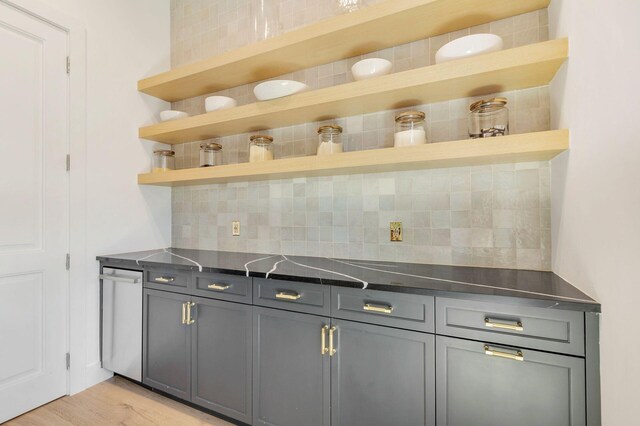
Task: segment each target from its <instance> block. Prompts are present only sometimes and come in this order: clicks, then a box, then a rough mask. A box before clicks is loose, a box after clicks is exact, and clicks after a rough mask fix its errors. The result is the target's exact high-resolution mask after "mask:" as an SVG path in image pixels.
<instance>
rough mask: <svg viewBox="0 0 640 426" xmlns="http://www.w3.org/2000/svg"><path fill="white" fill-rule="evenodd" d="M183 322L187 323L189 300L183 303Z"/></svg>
mask: <svg viewBox="0 0 640 426" xmlns="http://www.w3.org/2000/svg"><path fill="white" fill-rule="evenodd" d="M182 323H183V324H186V323H187V302H185V303H183V304H182Z"/></svg>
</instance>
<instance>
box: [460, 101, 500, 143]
mask: <svg viewBox="0 0 640 426" xmlns="http://www.w3.org/2000/svg"><path fill="white" fill-rule="evenodd" d="M506 104H507V98H491V99H482V100H479V101H477V102H474V103H472V104H471V105H470V106H469V137H470V138H472V139H477V138H491V137H494V136H504V135H508V134H509V109H508V108H507V107H506V106H505V105H506Z"/></svg>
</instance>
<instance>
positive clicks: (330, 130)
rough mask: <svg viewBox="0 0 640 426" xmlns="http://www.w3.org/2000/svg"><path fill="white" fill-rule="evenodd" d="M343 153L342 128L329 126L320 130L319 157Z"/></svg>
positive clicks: (333, 125) (335, 125) (321, 127)
mask: <svg viewBox="0 0 640 426" xmlns="http://www.w3.org/2000/svg"><path fill="white" fill-rule="evenodd" d="M342 151H343V146H342V127H340V126H338V125H337V124H329V125H326V126H320V127H319V128H318V155H327V154H337V153H340V152H342Z"/></svg>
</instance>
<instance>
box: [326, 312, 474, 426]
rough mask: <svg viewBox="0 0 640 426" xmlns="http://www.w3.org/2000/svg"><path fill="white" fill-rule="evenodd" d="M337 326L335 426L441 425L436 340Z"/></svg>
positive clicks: (333, 394) (363, 326)
mask: <svg viewBox="0 0 640 426" xmlns="http://www.w3.org/2000/svg"><path fill="white" fill-rule="evenodd" d="M332 325H333V326H335V332H334V348H335V350H336V352H335V354H334V355H333V356H332V357H331V419H332V421H331V425H332V426H360V425H362V426H365V425H366V426H377V425H379V426H388V425H394V426H403V425H405V426H415V425H430V426H431V425H434V424H435V377H434V369H435V358H434V350H435V348H434V346H435V342H434V336H433V335H431V334H426V333H419V332H415V331H406V330H398V329H395V328H391V327H381V326H376V325H369V324H362V323H357V322H352V321H343V320H333V322H332ZM470 424H472V423H468V424H467V425H470Z"/></svg>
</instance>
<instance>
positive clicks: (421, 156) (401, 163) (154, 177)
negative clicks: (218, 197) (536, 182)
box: [138, 130, 569, 186]
mask: <svg viewBox="0 0 640 426" xmlns="http://www.w3.org/2000/svg"><path fill="white" fill-rule="evenodd" d="M568 148H569V131H568V130H552V131H546V132H536V133H525V134H520V135H510V136H502V137H497V138H491V139H467V140H460V141H453V142H440V143H432V144H427V145H421V146H414V147H405V148H384V149H374V150H366V151H354V152H345V153H342V154H334V155H328V156H320V157H318V156H310V157H296V158H285V159H282V160H273V161H264V162H260V163H242V164H229V165H225V166H216V167H204V168H195V169H183V170H173V171H169V172H164V173H146V174H141V175H138V183H139V184H142V185H162V186H180V185H202V184H208V183H224V182H237V181H256V180H268V179H285V178H293V177H301V176H327V175H340V174H354V173H376V172H388V171H396V170H413V169H424V168H439V167H459V166H470V165H479V164H497V163H511V162H526V161H546V160H550V159H551V158H553V157H555V156H556V155H558V154H559V153H561V152H563V151H565V150H567V149H568Z"/></svg>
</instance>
